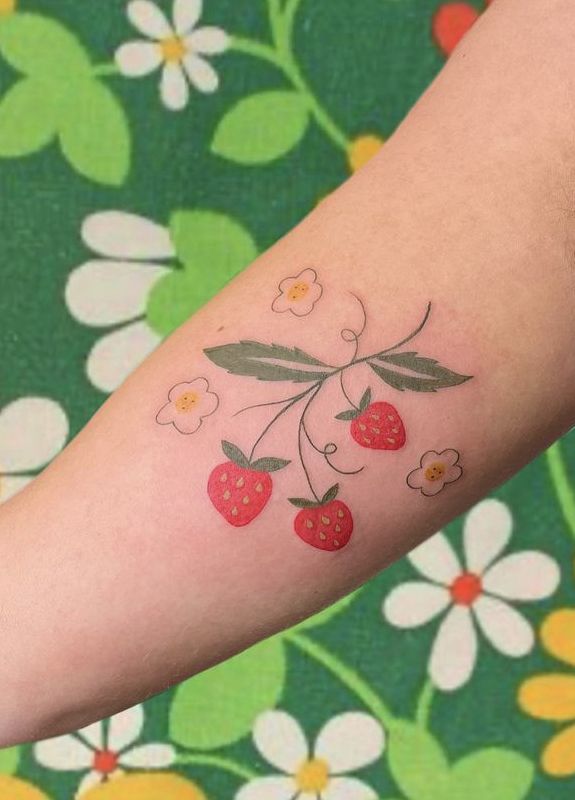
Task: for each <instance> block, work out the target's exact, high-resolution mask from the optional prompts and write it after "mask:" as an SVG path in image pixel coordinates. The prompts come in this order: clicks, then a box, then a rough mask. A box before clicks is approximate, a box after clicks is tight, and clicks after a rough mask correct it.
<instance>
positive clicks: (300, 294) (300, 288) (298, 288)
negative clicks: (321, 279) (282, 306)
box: [288, 281, 309, 303]
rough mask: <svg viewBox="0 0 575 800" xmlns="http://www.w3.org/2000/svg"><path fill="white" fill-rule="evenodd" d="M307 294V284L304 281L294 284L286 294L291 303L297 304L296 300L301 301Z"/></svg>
mask: <svg viewBox="0 0 575 800" xmlns="http://www.w3.org/2000/svg"><path fill="white" fill-rule="evenodd" d="M308 292H309V283H306V282H305V281H298V282H297V283H294V285H293V286H292V287H291V289H290V290H289V292H288V299H289V300H291V301H292V302H293V303H297V301H298V300H301V299H302V298H304V297H305V296H306V294H307V293H308Z"/></svg>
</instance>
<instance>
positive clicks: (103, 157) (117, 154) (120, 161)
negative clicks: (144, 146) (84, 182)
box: [58, 79, 131, 186]
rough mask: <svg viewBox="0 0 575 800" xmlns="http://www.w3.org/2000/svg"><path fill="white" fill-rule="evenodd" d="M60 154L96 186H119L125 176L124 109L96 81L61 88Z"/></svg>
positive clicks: (126, 139)
mask: <svg viewBox="0 0 575 800" xmlns="http://www.w3.org/2000/svg"><path fill="white" fill-rule="evenodd" d="M58 130H59V134H60V145H61V148H62V153H63V154H64V156H65V158H66V159H67V160H68V161H69V162H70V164H71V166H72V167H73V168H74V169H75V170H76V171H77V172H79V173H80V174H81V175H84V176H85V177H86V178H89V179H90V180H92V181H95V182H96V183H103V184H109V185H112V186H119V185H121V184H122V183H123V182H124V180H125V179H126V176H127V174H128V170H129V168H130V158H131V136H130V130H129V127H128V122H127V118H126V114H125V112H124V109H123V108H122V106H121V105H120V103H119V102H118V100H117V99H116V98H115V96H114V95H113V94H112V92H111V91H110V90H109V89H108V88H107V87H106V86H104V85H103V84H102V83H100V82H99V81H97V80H92V79H87V80H82V81H75V82H73V83H72V84H70V85H67V86H66V87H65V93H63V95H62V98H61V104H60V108H59V111H58Z"/></svg>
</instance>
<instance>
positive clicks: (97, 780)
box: [75, 770, 104, 797]
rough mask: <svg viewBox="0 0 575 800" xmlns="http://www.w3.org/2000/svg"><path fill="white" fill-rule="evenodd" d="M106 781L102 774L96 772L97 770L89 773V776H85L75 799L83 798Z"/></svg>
mask: <svg viewBox="0 0 575 800" xmlns="http://www.w3.org/2000/svg"><path fill="white" fill-rule="evenodd" d="M103 780H104V776H103V775H102V773H101V772H96V770H91V771H90V772H88V774H87V775H84V777H83V778H82V780H81V781H80V784H79V786H78V789H77V790H76V795H75V797H81V796H82V795H83V794H86V792H87V791H89V790H90V789H93V788H94V786H99V785H100V784H101V783H102V782H103Z"/></svg>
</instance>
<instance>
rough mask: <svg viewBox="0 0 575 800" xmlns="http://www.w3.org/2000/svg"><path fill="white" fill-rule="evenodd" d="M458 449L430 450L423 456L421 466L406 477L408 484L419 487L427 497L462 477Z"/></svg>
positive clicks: (413, 487)
mask: <svg viewBox="0 0 575 800" xmlns="http://www.w3.org/2000/svg"><path fill="white" fill-rule="evenodd" d="M459 458H460V456H459V453H458V452H457V450H442V452H441V453H436V452H435V450H428V451H427V453H424V454H423V455H422V456H421V460H420V462H419V467H417V469H414V470H412V472H410V473H409V475H408V476H407V478H406V481H407V485H408V486H409V487H411V488H412V489H419V490H420V491H421V494H424V495H425V496H426V497H433V495H436V494H439V492H440V491H441V490H442V489H443V488H444V487H445V486H447V484H449V483H455V481H458V480H459V479H460V478H461V475H462V474H463V469H462V468H461V466H460V464H459Z"/></svg>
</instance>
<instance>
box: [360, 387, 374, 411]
mask: <svg viewBox="0 0 575 800" xmlns="http://www.w3.org/2000/svg"><path fill="white" fill-rule="evenodd" d="M370 403H371V389H370V388H369V387H368V388H367V389H366V390H365V392H364V393H363V395H362V397H361V400H360V401H359V410H360V411H365V409H366V408H367V407H368V405H369V404H370Z"/></svg>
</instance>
